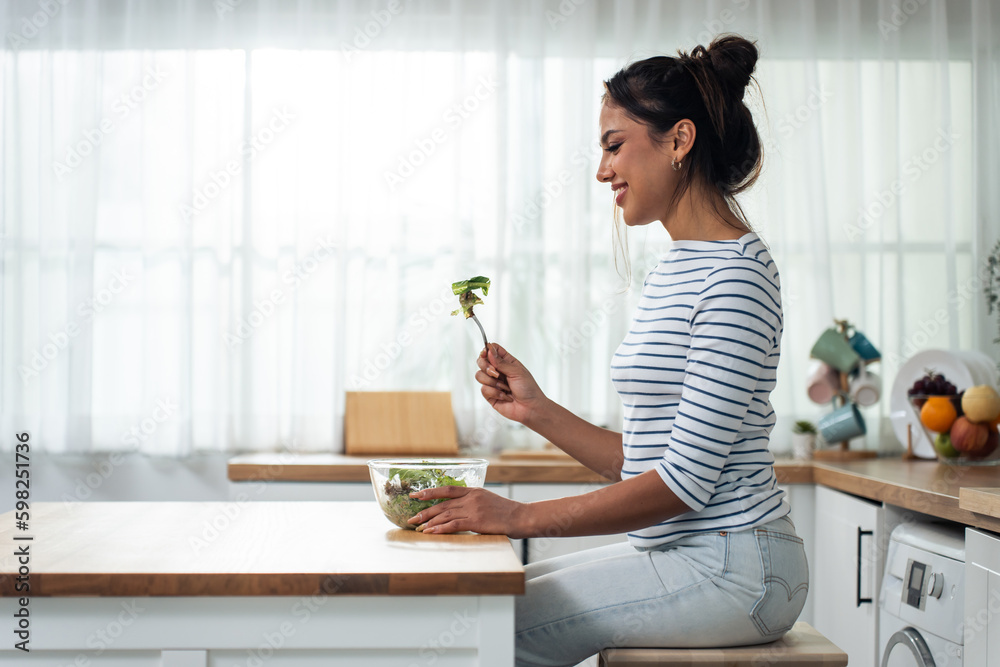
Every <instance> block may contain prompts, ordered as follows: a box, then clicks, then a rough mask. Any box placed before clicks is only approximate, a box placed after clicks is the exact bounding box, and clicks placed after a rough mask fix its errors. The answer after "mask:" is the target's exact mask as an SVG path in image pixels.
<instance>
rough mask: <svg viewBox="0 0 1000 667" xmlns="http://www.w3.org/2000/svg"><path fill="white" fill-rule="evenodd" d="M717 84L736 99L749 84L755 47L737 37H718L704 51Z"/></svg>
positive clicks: (755, 53) (755, 57)
mask: <svg viewBox="0 0 1000 667" xmlns="http://www.w3.org/2000/svg"><path fill="white" fill-rule="evenodd" d="M704 53H705V55H706V56H708V59H709V61H710V62H711V63H712V69H714V70H715V73H716V75H717V76H718V79H719V83H720V84H722V86H723V87H724V88H725V89H726V90H727V91H728V92H730V93H732V94H734V95H735V96H736V98H737V99H743V91H744V90H745V89H746V87H747V85H748V84H749V83H750V78H751V77H752V76H753V70H754V67H756V66H757V57H758V54H757V47H756V46H755V45H754V43H753V42H750V41H747V40H746V39H744V38H742V37H740V36H739V35H720V36H719V37H716V38H715V39H714V40H712V43H711V44H709V46H708V49H706V50H705V52H704Z"/></svg>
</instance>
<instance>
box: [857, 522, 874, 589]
mask: <svg viewBox="0 0 1000 667" xmlns="http://www.w3.org/2000/svg"><path fill="white" fill-rule="evenodd" d="M865 535H868V536H869V537H871V535H872V531H870V530H861V526H858V578H857V582H858V592H857V596H856V597H857V603H858V606H859V607H860V606H861V605H862V604H864V603H868V604H871V603H872V599H871V598H863V597H861V538H862V537H864V536H865Z"/></svg>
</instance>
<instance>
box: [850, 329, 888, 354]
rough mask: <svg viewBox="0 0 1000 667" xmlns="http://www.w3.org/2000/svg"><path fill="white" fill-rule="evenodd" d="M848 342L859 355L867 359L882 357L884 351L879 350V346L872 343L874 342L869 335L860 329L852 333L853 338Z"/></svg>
mask: <svg viewBox="0 0 1000 667" xmlns="http://www.w3.org/2000/svg"><path fill="white" fill-rule="evenodd" d="M848 342H849V343H850V345H851V347H852V348H853V349H854V351H855V352H857V353H858V356H859V357H861V358H862V359H864V360H865V361H872V360H874V359H881V358H882V353H880V352H879V351H878V348H876V347H875V346H874V345H872V342H871V341H870V340H868V337H867V336H865V335H864V334H863V333H861V332H860V331H855V332H854V333H853V334H851V338H850V340H849V341H848Z"/></svg>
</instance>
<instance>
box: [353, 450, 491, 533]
mask: <svg viewBox="0 0 1000 667" xmlns="http://www.w3.org/2000/svg"><path fill="white" fill-rule="evenodd" d="M488 465H489V461H487V460H486V459H372V460H371V461H369V462H368V473H369V475H370V476H371V480H372V490H373V491H374V492H375V500H377V501H378V504H379V507H381V508H382V513H383V514H385V518H387V519H389V521H391V522H392V523H394V524H396V525H397V526H399V527H400V528H406V529H408V530H415V529H416V525H414V524H410V523H407V521H408V520H409V519H411V518H412V517H414V516H415V515H416V514H417V513H418V512H420V511H421V510H424V509H427V508H428V507H430V506H431V505H436V504H437V503H439V502H442V500H417V499H416V498H410V494H411V493H413V492H414V491H422V490H424V489H432V488H434V487H438V486H468V487H481V486H483V484H484V483H485V481H486V466H488Z"/></svg>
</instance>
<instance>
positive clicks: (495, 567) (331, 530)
mask: <svg viewBox="0 0 1000 667" xmlns="http://www.w3.org/2000/svg"><path fill="white" fill-rule="evenodd" d="M14 525H15V524H14V512H7V513H6V514H3V515H0V597H17V596H19V595H22V594H23V593H18V592H16V590H15V583H16V577H17V571H18V563H17V562H16V558H15V557H14V555H13V554H14V552H15V549H16V548H18V547H22V546H28V548H29V554H30V563H29V567H30V584H31V595H32V596H33V597H38V596H44V597H49V596H78V597H97V596H144V597H147V596H208V595H212V596H243V595H316V594H322V593H326V594H328V595H332V594H340V595H519V594H521V593H523V592H524V568H523V567H522V566H521V563H520V561H519V560H518V558H517V557H516V555H515V554H514V550H513V549H512V548H511V545H510V542H509V541H508V539H507V538H506V537H504V536H502V535H475V534H471V533H466V534H459V535H424V534H422V533H417V532H415V531H409V530H402V529H400V528H396V527H395V526H393V525H392V524H391V523H389V521H388V520H387V519H386V518H385V517H384V516H383V515H382V512H381V510H380V509H379V508H378V505H377V504H376V503H375V502H374V501H372V502H356V503H339V502H245V503H174V502H161V503H155V502H154V503H131V502H129V503H125V502H123V503H79V504H76V505H65V504H63V503H35V504H33V505H32V509H31V521H30V531H27V532H23V533H22V532H17V533H16V535H15V530H14ZM26 535H31V536H32V537H33V538H34V539H33V540H31V541H15V539H14V538H15V537H24V536H26Z"/></svg>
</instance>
